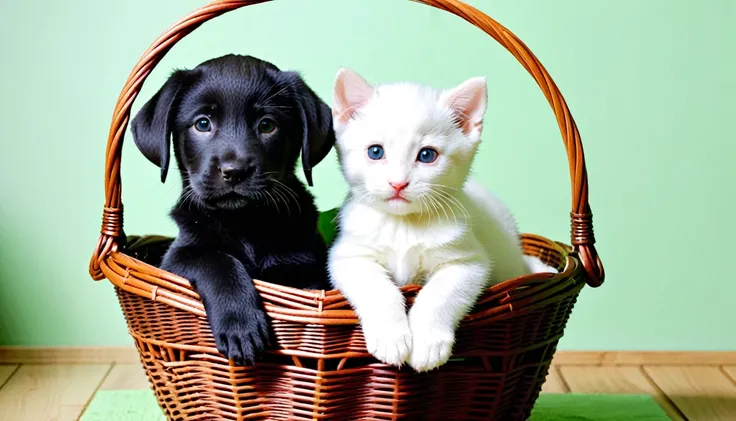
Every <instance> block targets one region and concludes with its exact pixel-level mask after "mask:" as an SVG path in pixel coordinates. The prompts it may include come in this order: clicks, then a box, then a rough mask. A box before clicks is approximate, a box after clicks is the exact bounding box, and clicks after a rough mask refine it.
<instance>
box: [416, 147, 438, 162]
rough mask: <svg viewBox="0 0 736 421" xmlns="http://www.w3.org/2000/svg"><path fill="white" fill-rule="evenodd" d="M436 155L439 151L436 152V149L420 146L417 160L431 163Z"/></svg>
mask: <svg viewBox="0 0 736 421" xmlns="http://www.w3.org/2000/svg"><path fill="white" fill-rule="evenodd" d="M438 156H439V153H437V151H436V150H434V149H432V148H422V149H421V150H420V151H419V155H417V161H419V162H421V163H423V164H431V163H432V162H434V161H435V160H436V159H437V157H438Z"/></svg>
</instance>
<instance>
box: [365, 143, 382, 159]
mask: <svg viewBox="0 0 736 421" xmlns="http://www.w3.org/2000/svg"><path fill="white" fill-rule="evenodd" d="M368 158H370V159H372V160H374V161H378V160H379V159H381V158H383V147H382V146H379V145H373V146H369V147H368Z"/></svg>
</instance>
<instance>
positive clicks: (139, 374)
mask: <svg viewBox="0 0 736 421" xmlns="http://www.w3.org/2000/svg"><path fill="white" fill-rule="evenodd" d="M150 388H151V386H150V384H149V383H148V377H147V376H146V372H145V371H144V370H143V367H141V365H140V363H139V364H116V365H114V366H113V367H112V370H110V372H109V373H108V374H107V377H105V380H104V381H103V382H102V385H101V386H100V390H123V389H150Z"/></svg>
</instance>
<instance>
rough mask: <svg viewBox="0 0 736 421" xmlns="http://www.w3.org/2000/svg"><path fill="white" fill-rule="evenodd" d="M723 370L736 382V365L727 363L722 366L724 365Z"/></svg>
mask: <svg viewBox="0 0 736 421" xmlns="http://www.w3.org/2000/svg"><path fill="white" fill-rule="evenodd" d="M723 371H724V372H725V373H726V374H727V375H728V376H729V377H731V380H733V381H734V383H736V365H733V366H728V365H727V366H724V367H723Z"/></svg>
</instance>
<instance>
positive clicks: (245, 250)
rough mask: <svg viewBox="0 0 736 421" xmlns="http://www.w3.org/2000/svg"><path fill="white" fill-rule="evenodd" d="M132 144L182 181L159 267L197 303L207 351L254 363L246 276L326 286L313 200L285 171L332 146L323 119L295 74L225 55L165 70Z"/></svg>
mask: <svg viewBox="0 0 736 421" xmlns="http://www.w3.org/2000/svg"><path fill="white" fill-rule="evenodd" d="M132 132H133V138H134V140H135V144H136V145H137V146H138V149H140V151H141V152H142V153H143V155H145V156H146V158H148V160H149V161H151V162H153V163H154V164H156V165H157V166H159V167H161V181H162V182H164V181H165V180H166V174H167V171H168V168H169V161H170V149H171V139H172V137H173V150H174V156H175V159H176V161H177V164H178V167H179V171H180V172H181V178H182V181H183V183H182V192H181V196H180V198H179V200H178V202H177V204H176V205H175V206H174V208H173V210H172V212H171V216H172V218H173V219H174V221H175V222H176V224H177V225H178V227H179V235H178V236H177V238H176V239H175V240H174V242H173V243H172V245H171V247H170V248H169V249H168V251H167V252H166V254H165V255H164V258H163V261H162V264H161V268H162V269H164V270H166V271H169V272H172V273H174V274H177V275H179V276H182V277H184V278H187V279H188V280H189V281H190V282H191V283H192V285H193V287H194V288H195V289H196V290H197V292H198V293H199V295H200V296H201V298H202V301H203V302H204V307H205V311H206V313H207V318H208V320H209V323H210V326H211V328H212V332H213V334H214V337H215V342H216V344H217V349H218V350H219V351H220V352H221V353H222V354H223V355H225V356H226V357H227V358H229V359H231V360H233V361H234V362H235V363H237V364H246V363H253V362H254V360H255V358H256V356H257V355H258V353H259V352H260V351H262V350H263V348H264V347H265V346H266V345H267V344H268V343H269V342H270V333H269V332H270V330H269V326H268V323H267V319H266V314H265V312H264V310H263V307H262V304H261V302H260V299H259V296H258V293H257V291H256V289H255V286H254V284H253V279H260V280H264V281H266V282H271V283H276V284H281V285H287V286H292V287H296V288H306V289H324V288H328V285H329V284H328V281H327V279H328V278H327V269H326V256H327V249H326V246H325V243H324V241H323V239H322V237H321V235H320V234H319V232H318V231H317V217H318V212H317V208H316V206H315V204H314V198H313V197H312V195H311V194H310V193H309V192H308V191H307V188H306V187H305V186H304V185H303V184H302V183H301V182H300V181H299V180H298V178H297V177H296V176H295V174H294V171H295V167H296V162H297V159H298V157H299V155H300V154H301V158H302V166H303V170H304V173H305V176H306V179H307V181H308V182H309V184H310V186H311V185H312V177H311V169H312V166H315V165H317V164H318V163H319V162H320V161H321V160H322V159H323V158H324V157H325V156H326V155H327V154H328V152H329V151H330V149H331V148H332V146H333V144H334V143H335V133H334V131H333V127H332V114H331V110H330V108H329V106H327V104H325V103H324V102H323V101H322V100H320V98H318V97H317V95H316V94H315V93H314V92H313V91H312V90H311V89H310V88H309V87H308V86H307V85H306V83H305V82H304V81H303V80H302V79H301V77H300V76H299V75H298V74H297V73H294V72H286V71H280V70H279V69H278V68H277V67H276V66H274V65H273V64H271V63H268V62H266V61H262V60H259V59H257V58H254V57H250V56H238V55H227V56H223V57H219V58H216V59H213V60H209V61H206V62H204V63H202V64H200V65H199V66H197V67H196V68H194V69H192V70H179V71H176V72H174V73H173V74H172V75H171V77H170V78H169V79H168V81H167V82H166V83H165V84H164V86H163V87H162V88H161V90H159V91H158V93H156V94H155V95H154V96H153V97H152V98H151V99H150V100H149V101H148V103H146V104H145V105H144V106H143V108H141V110H140V111H139V112H138V114H137V115H136V117H135V118H134V119H133V123H132Z"/></svg>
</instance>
